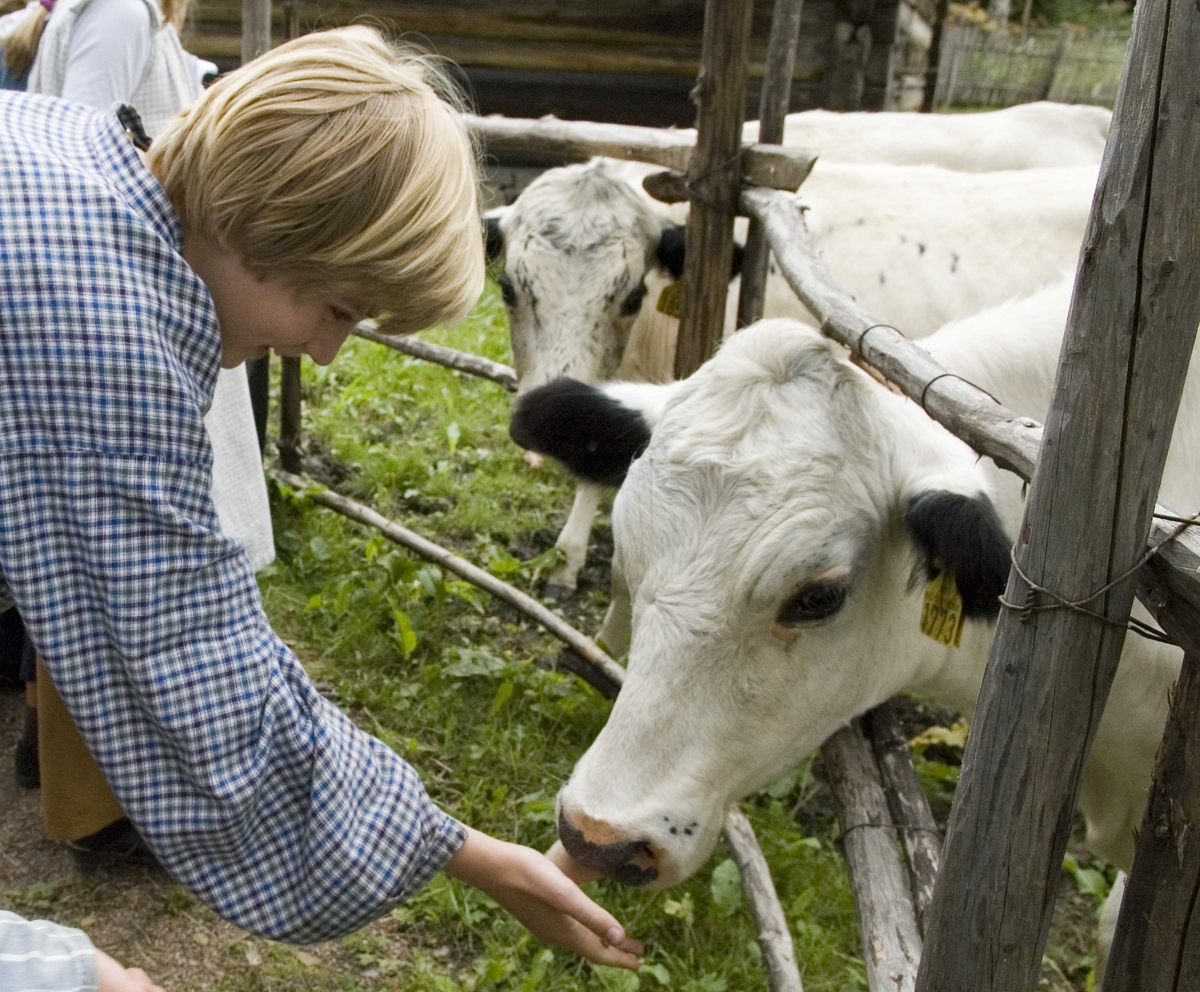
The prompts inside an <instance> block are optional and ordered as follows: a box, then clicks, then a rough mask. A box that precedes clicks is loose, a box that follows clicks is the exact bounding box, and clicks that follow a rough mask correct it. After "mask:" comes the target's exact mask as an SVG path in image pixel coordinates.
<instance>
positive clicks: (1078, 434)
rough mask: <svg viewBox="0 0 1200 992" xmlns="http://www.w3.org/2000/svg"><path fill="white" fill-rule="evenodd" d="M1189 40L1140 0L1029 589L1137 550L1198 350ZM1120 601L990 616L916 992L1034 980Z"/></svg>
mask: <svg viewBox="0 0 1200 992" xmlns="http://www.w3.org/2000/svg"><path fill="white" fill-rule="evenodd" d="M1197 44H1200V9H1198V8H1197V7H1196V5H1195V4H1194V3H1191V2H1183V0H1143V2H1142V3H1139V4H1138V7H1137V11H1136V13H1135V20H1134V31H1133V37H1132V39H1131V42H1130V50H1129V56H1128V58H1127V60H1126V63H1125V70H1124V73H1123V77H1122V82H1121V88H1120V93H1119V96H1118V100H1117V106H1116V110H1115V111H1114V114H1113V125H1112V131H1111V132H1110V135H1109V142H1108V145H1107V148H1106V150H1105V157H1104V163H1103V165H1102V166H1101V170H1100V179H1099V183H1098V186H1097V192H1096V198H1095V201H1094V203H1093V207H1092V212H1091V216H1090V218H1089V221H1088V227H1087V232H1086V234H1085V237H1084V249H1083V252H1082V256H1081V259H1080V264H1079V271H1078V274H1077V276H1076V284H1075V294H1074V298H1073V299H1072V303H1071V310H1070V314H1069V316H1068V319H1067V333H1066V337H1065V340H1064V343H1063V349H1062V353H1061V356H1060V360H1059V368H1058V375H1057V379H1056V383H1055V390H1054V397H1053V399H1052V401H1051V405H1050V412H1049V415H1048V417H1047V422H1046V430H1045V434H1044V439H1043V446H1042V453H1041V456H1040V458H1039V460H1038V465H1037V469H1036V471H1035V473H1034V477H1033V480H1032V483H1031V485H1030V488H1029V495H1028V498H1027V500H1026V504H1025V514H1024V521H1023V524H1022V527H1021V529H1020V531H1019V533H1018V535H1017V543H1016V548H1015V556H1016V558H1015V560H1016V562H1017V564H1018V565H1019V566H1020V568H1021V570H1022V571H1023V572H1024V573H1025V575H1028V576H1029V582H1032V583H1036V584H1038V585H1040V586H1042V587H1044V588H1047V589H1051V590H1054V591H1055V592H1056V593H1057V594H1058V595H1061V596H1064V597H1066V598H1067V599H1070V600H1078V599H1081V598H1083V597H1086V596H1088V595H1089V594H1090V593H1091V592H1092V591H1093V590H1095V589H1098V588H1100V587H1102V586H1104V585H1105V584H1107V583H1109V582H1111V581H1113V580H1115V579H1117V578H1118V577H1119V576H1121V575H1122V574H1123V573H1124V572H1126V570H1128V569H1130V568H1131V567H1132V566H1133V565H1134V564H1135V563H1136V562H1137V560H1138V558H1139V557H1140V556H1141V555H1142V554H1143V550H1144V548H1145V543H1146V539H1147V536H1148V533H1149V531H1150V526H1151V522H1152V521H1151V514H1152V512H1153V508H1154V495H1155V492H1156V491H1157V488H1158V485H1159V482H1160V480H1161V477H1162V470H1163V465H1164V463H1165V460H1166V455H1167V449H1168V446H1169V444H1170V441H1171V435H1172V429H1173V425H1174V421H1175V415H1176V412H1177V409H1178V405H1179V399H1180V396H1181V393H1182V390H1183V384H1184V378H1185V376H1186V373H1187V369H1188V363H1189V359H1190V357H1191V352H1192V348H1193V345H1194V342H1195V336H1196V324H1197V320H1198V319H1200V265H1197V264H1196V247H1197V244H1196V238H1197V232H1196V218H1197V217H1200V182H1198V181H1197V179H1196V177H1195V175H1194V171H1195V162H1196V161H1197V158H1200V122H1198V121H1197V120H1196V114H1195V107H1196V106H1197V105H1198V104H1200V78H1198V77H1196V75H1195V72H1194V66H1193V60H1192V55H1191V53H1193V52H1194V51H1195V46H1196V45H1197ZM1030 588H1031V586H1030V584H1029V583H1027V582H1026V581H1025V580H1024V579H1023V578H1021V577H1020V576H1019V575H1018V574H1017V572H1016V571H1015V570H1014V572H1013V574H1012V575H1011V576H1010V577H1009V583H1008V588H1007V590H1006V598H1007V599H1008V600H1009V601H1010V602H1022V601H1024V599H1025V597H1026V595H1027V592H1028V590H1029V589H1030ZM1133 597H1134V582H1133V580H1132V579H1125V580H1123V581H1120V582H1117V583H1116V584H1115V585H1114V586H1113V588H1112V589H1111V590H1110V591H1108V592H1107V593H1106V594H1105V595H1104V596H1103V597H1101V598H1099V599H1097V600H1095V601H1094V602H1092V603H1091V604H1090V605H1091V608H1092V609H1093V610H1095V611H1096V612H1098V613H1101V614H1102V615H1103V616H1105V617H1106V618H1108V619H1109V621H1110V622H1111V624H1112V625H1110V624H1106V623H1102V622H1100V621H1098V620H1096V619H1094V618H1093V617H1091V616H1087V615H1083V614H1080V613H1077V612H1074V611H1067V610H1050V611H1045V612H1040V613H1035V614H1033V615H1032V616H1029V617H1026V618H1022V617H1021V616H1019V615H1018V614H1016V613H1013V612H1010V611H1003V612H1002V613H1001V616H1000V618H999V621H998V622H997V625H996V632H995V636H994V638H993V641H992V650H991V653H990V656H989V660H988V667H987V670H986V673H985V675H984V680H983V687H982V689H981V692H980V696H979V706H978V708H977V710H976V713H975V719H974V722H973V726H972V729H971V736H970V740H969V741H968V744H967V750H966V754H965V757H964V761H963V769H962V775H961V778H960V780H959V784H958V790H957V795H956V798H955V804H954V808H953V811H952V813H951V818H950V826H949V829H948V832H947V837H946V847H945V852H944V860H943V867H942V871H941V875H940V877H939V880H938V884H937V886H936V889H935V892H934V901H933V906H932V909H931V911H930V922H929V939H928V940H927V941H926V949H925V955H924V958H923V960H922V962H921V969H920V978H919V985H918V987H919V988H921V989H922V990H928V992H933V990H936V992H957V990H964V992H965V990H968V989H969V990H971V992H1000V990H1003V992H1022V990H1026V989H1032V988H1034V986H1035V985H1036V983H1037V980H1038V974H1039V970H1040V965H1041V960H1042V951H1043V948H1044V946H1045V941H1046V935H1047V932H1048V930H1049V926H1050V917H1051V912H1052V910H1053V905H1054V895H1055V889H1056V888H1057V886H1056V885H1055V884H1054V879H1055V878H1056V877H1057V875H1058V872H1059V870H1060V865H1061V863H1062V856H1063V851H1064V850H1065V847H1066V842H1067V836H1068V834H1069V832H1070V823H1071V816H1072V813H1073V811H1074V808H1075V803H1076V799H1077V797H1078V793H1079V788H1080V784H1081V782H1082V779H1083V773H1084V767H1085V763H1086V757H1087V754H1088V751H1089V750H1090V747H1091V743H1092V740H1093V738H1094V735H1095V732H1096V727H1097V725H1098V723H1099V720H1100V717H1101V714H1102V713H1103V709H1104V703H1105V700H1106V698H1107V696H1108V692H1109V689H1110V687H1111V684H1112V679H1113V676H1114V674H1115V672H1116V667H1117V662H1118V660H1119V657H1120V653H1121V648H1122V645H1123V643H1124V640H1125V633H1126V632H1125V629H1124V626H1123V625H1124V623H1125V622H1126V620H1127V619H1128V617H1129V611H1130V607H1131V606H1132V603H1133ZM1180 881H1181V880H1180V879H1179V877H1178V876H1175V877H1171V876H1168V877H1159V878H1158V884H1160V885H1164V886H1168V887H1170V886H1172V885H1173V884H1176V883H1178V882H1180ZM1183 883H1184V887H1185V888H1186V887H1187V886H1190V885H1193V884H1194V880H1183ZM1132 942H1134V941H1133V940H1132V939H1131V943H1132ZM1144 949H1145V948H1144V947H1141V948H1137V949H1136V951H1137V953H1141V952H1142V951H1143V950H1144ZM1187 980H1188V982H1189V983H1190V982H1194V975H1191V976H1188V978H1187Z"/></svg>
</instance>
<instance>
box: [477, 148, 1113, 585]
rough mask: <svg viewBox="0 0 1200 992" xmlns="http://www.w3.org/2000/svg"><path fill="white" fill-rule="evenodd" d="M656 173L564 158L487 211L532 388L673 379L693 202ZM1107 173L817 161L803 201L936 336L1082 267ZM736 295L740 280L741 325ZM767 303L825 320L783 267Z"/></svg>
mask: <svg viewBox="0 0 1200 992" xmlns="http://www.w3.org/2000/svg"><path fill="white" fill-rule="evenodd" d="M647 171H652V170H651V167H649V166H644V165H640V164H635V163H627V162H615V161H613V160H606V159H597V160H593V161H592V162H589V163H587V164H585V165H574V166H567V167H564V168H561V169H552V170H550V171H549V172H547V173H545V174H544V175H543V176H541V177H540V178H539V179H537V180H536V181H535V182H534V183H533V184H531V185H530V186H529V187H528V188H527V189H526V190H525V191H524V192H523V193H522V194H521V196H520V198H518V200H517V201H516V202H515V203H514V204H513V205H512V206H511V207H509V208H505V212H504V213H503V214H500V215H494V216H492V217H491V218H490V219H489V227H488V235H489V238H488V240H489V244H490V246H491V250H492V252H493V254H498V253H500V252H501V251H502V252H503V254H504V272H503V276H502V278H501V286H502V288H503V292H504V299H505V304H506V306H507V310H508V319H509V328H510V332H511V336H512V348H513V359H514V362H515V364H516V369H517V376H518V380H519V383H520V386H519V389H520V392H521V393H522V394H523V393H525V392H528V391H529V390H530V389H534V388H536V387H538V386H540V385H542V384H544V383H546V382H549V381H551V380H553V379H556V378H560V377H563V376H567V377H570V378H574V379H578V380H580V381H583V382H596V381H600V380H603V379H609V378H613V377H615V376H620V377H622V378H626V379H638V380H644V381H648V382H665V381H668V380H670V379H671V377H672V374H673V369H674V363H675V336H676V334H677V332H678V326H679V322H678V320H676V319H675V318H673V317H670V316H667V315H666V314H664V313H661V312H659V310H658V308H657V304H658V302H659V300H660V296H661V293H662V291H663V289H664V288H665V287H666V286H668V285H669V284H670V283H672V282H673V281H674V280H675V279H676V278H677V276H678V275H679V273H680V272H681V271H682V268H683V259H684V257H685V251H686V245H685V239H684V236H683V227H682V226H681V223H680V222H681V221H682V220H683V219H684V218H685V217H686V209H683V210H681V209H679V208H668V207H666V206H664V205H663V204H660V203H658V202H657V201H654V200H652V199H651V198H650V197H648V196H647V195H646V194H645V193H644V192H643V191H642V189H641V185H640V178H641V176H643V175H644V174H645V173H646V172H647ZM1095 180H1096V170H1095V168H1093V167H1090V166H1081V167H1072V168H1061V169H1030V170H1025V171H1012V172H995V173H964V172H952V171H947V170H945V169H939V168H935V167H933V166H888V165H825V164H823V163H820V162H818V164H817V166H816V168H815V169H814V170H813V173H812V175H811V176H810V177H809V178H808V179H807V180H806V182H805V184H804V186H803V187H802V188H801V192H800V194H799V199H800V201H801V202H802V203H803V204H804V206H805V208H806V211H807V218H808V224H809V229H810V231H811V232H812V236H813V241H814V243H815V244H816V246H817V248H818V249H819V250H820V251H821V253H822V255H823V256H824V259H825V262H826V264H827V265H828V266H829V268H830V270H831V272H832V275H833V277H834V279H835V280H836V281H837V282H838V283H839V284H840V285H842V286H843V287H845V288H846V289H847V290H849V291H850V292H851V293H852V294H854V296H855V297H856V298H857V299H858V300H859V302H860V303H861V304H862V305H863V306H864V307H866V308H867V309H868V310H869V311H870V312H871V313H874V314H877V315H878V316H879V317H880V318H881V319H883V320H887V321H889V322H891V323H893V324H895V325H896V326H897V327H899V328H901V329H903V330H904V332H905V333H906V334H909V335H910V336H913V337H923V336H925V335H927V334H931V333H932V332H933V331H934V330H936V329H937V328H938V327H940V326H941V325H942V324H944V323H945V322H946V321H948V320H951V319H954V318H956V317H962V316H966V315H968V314H972V313H975V312H977V311H979V310H981V309H983V308H985V307H987V306H991V305H994V304H996V303H999V302H1000V301H1002V300H1004V299H1008V298H1010V297H1011V296H1013V295H1014V294H1022V293H1029V292H1033V291H1034V290H1035V289H1037V288H1039V287H1040V286H1043V285H1045V284H1046V283H1047V282H1048V281H1052V280H1053V279H1055V278H1056V277H1057V275H1058V274H1059V273H1061V272H1063V271H1064V270H1068V269H1073V268H1074V265H1075V259H1076V255H1077V254H1078V250H1079V244H1080V241H1081V239H1082V237H1083V227H1084V224H1085V222H1086V220H1087V213H1088V208H1089V207H1090V205H1091V200H1092V191H1093V188H1094V186H1095ZM735 307H736V292H735V291H734V292H731V293H730V304H729V312H728V315H727V322H726V328H727V331H728V330H729V329H732V327H733V311H734V308H735ZM766 314H767V315H768V316H794V317H797V318H798V319H801V320H811V318H809V317H808V315H807V312H806V311H805V310H804V309H803V307H802V306H801V305H800V303H799V301H798V300H797V299H796V297H795V295H794V294H793V293H792V291H791V290H790V289H789V288H788V287H787V285H786V284H785V283H784V281H783V279H782V278H781V277H780V276H778V275H777V274H775V275H772V276H771V277H770V279H769V282H768V290H767V300H766ZM602 493H603V490H602V488H601V487H598V486H595V485H591V484H582V485H581V486H580V487H579V488H578V490H577V492H576V498H575V504H574V506H573V508H572V511H571V515H570V518H569V519H568V521H567V524H566V526H565V527H564V528H563V531H562V533H561V534H560V536H559V539H558V542H557V543H558V546H559V547H560V548H561V549H562V550H563V551H564V552H565V553H566V557H567V561H566V564H565V565H563V566H562V567H561V568H560V569H559V570H558V571H557V572H556V573H555V574H554V575H552V576H551V578H550V585H551V586H556V587H559V588H560V589H563V590H572V589H574V588H575V582H576V576H577V575H578V572H579V570H580V568H582V567H583V563H584V560H585V558H586V554H587V541H588V536H589V534H590V532H591V526H592V520H593V518H594V516H595V513H596V510H597V508H598V507H599V504H600V500H601V497H602Z"/></svg>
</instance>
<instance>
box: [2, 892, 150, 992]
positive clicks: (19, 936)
mask: <svg viewBox="0 0 1200 992" xmlns="http://www.w3.org/2000/svg"><path fill="white" fill-rule="evenodd" d="M0 989H3V990H4V992H163V990H162V989H161V988H160V987H159V986H157V985H155V984H154V983H153V982H152V981H151V980H150V977H149V976H148V975H147V974H146V973H145V972H144V971H142V970H141V969H140V968H123V967H121V965H119V964H117V962H116V961H114V960H113V959H112V958H110V957H109V956H108V955H107V954H105V953H104V952H103V951H98V950H96V948H95V946H93V944H92V942H91V940H90V939H89V938H88V935H87V934H86V933H84V932H83V931H82V930H76V929H74V928H73V927H64V926H60V925H59V924H57V923H51V922H50V921H49V920H25V919H22V918H21V917H19V916H18V915H17V914H16V913H9V912H6V911H4V910H0Z"/></svg>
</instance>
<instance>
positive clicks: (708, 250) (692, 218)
mask: <svg viewBox="0 0 1200 992" xmlns="http://www.w3.org/2000/svg"><path fill="white" fill-rule="evenodd" d="M753 13H754V3H753V0H707V2H706V3H705V5H704V40H703V43H702V50H701V56H700V73H699V75H698V76H697V77H696V86H695V88H694V89H693V90H692V99H693V100H694V101H695V102H696V105H697V107H698V108H699V113H698V115H697V120H696V130H697V133H696V151H695V153H694V154H693V155H692V160H691V165H690V166H689V168H688V186H689V188H690V190H691V193H692V208H691V212H690V213H689V214H688V222H687V258H686V260H685V262H684V267H683V303H682V311H681V317H680V321H679V339H678V344H677V345H676V349H675V376H676V378H678V379H686V378H687V377H688V376H689V375H691V374H692V373H693V372H695V371H696V369H698V368H699V367H700V366H701V365H703V364H704V362H706V361H707V360H708V359H709V358H711V357H712V355H713V353H714V352H715V351H716V350H717V346H718V345H719V344H720V343H721V335H722V332H723V330H724V327H725V299H726V297H727V296H728V293H729V273H730V269H731V268H732V265H733V219H734V215H735V213H736V210H737V197H738V179H739V177H740V176H741V171H742V170H741V162H740V150H741V147H742V120H743V118H744V117H745V114H746V67H747V65H748V64H749V61H750V23H751V15H752V14H753Z"/></svg>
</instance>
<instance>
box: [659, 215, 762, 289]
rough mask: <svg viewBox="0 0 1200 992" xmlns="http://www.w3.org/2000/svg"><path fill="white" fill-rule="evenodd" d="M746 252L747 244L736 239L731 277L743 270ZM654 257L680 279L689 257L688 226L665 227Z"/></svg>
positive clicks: (730, 269) (730, 271)
mask: <svg viewBox="0 0 1200 992" xmlns="http://www.w3.org/2000/svg"><path fill="white" fill-rule="evenodd" d="M745 254H746V246H745V245H743V244H741V243H740V242H737V241H735V242H734V243H733V260H732V263H731V264H730V268H729V278H730V279H732V278H733V277H734V276H736V275H737V274H738V273H740V272H741V271H742V259H743V258H744V257H745ZM654 257H655V258H656V259H657V260H658V264H659V265H661V266H662V267H663V268H664V269H666V270H667V271H668V272H670V273H671V275H672V276H673V277H674V278H676V279H678V278H679V277H680V276H682V275H683V266H684V262H685V261H686V259H687V228H686V227H685V226H684V225H683V224H677V225H673V226H671V227H666V228H663V232H662V236H661V237H660V238H659V239H658V247H657V248H656V249H655V252H654Z"/></svg>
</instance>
